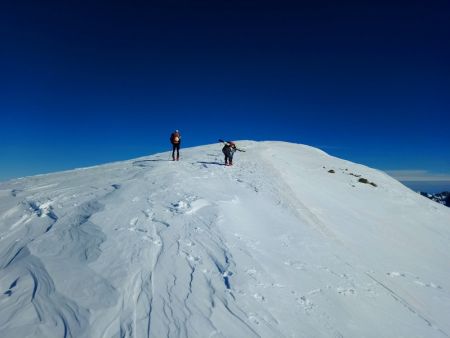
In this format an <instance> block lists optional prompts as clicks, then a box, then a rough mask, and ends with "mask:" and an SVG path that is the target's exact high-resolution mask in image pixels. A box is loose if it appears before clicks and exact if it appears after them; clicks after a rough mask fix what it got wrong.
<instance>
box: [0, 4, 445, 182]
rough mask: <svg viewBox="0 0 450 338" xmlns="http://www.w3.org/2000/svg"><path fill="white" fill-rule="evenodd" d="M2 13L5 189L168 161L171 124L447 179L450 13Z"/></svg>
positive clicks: (94, 9)
mask: <svg viewBox="0 0 450 338" xmlns="http://www.w3.org/2000/svg"><path fill="white" fill-rule="evenodd" d="M4 7H5V8H4V9H5V10H3V11H2V14H0V19H1V20H0V29H1V31H2V32H3V33H5V34H3V38H2V53H1V54H0V72H1V74H2V76H1V77H0V113H1V122H2V123H1V125H0V159H1V160H0V161H1V167H0V180H5V179H9V178H13V177H20V176H25V175H33V174H38V173H46V172H51V171H57V170H63V169H70V168H74V167H82V166H89V165H93V164H98V163H105V162H110V161H115V160H121V159H129V158H133V157H137V156H143V155H146V154H150V153H154V152H159V151H164V150H167V149H168V148H169V144H168V137H169V134H170V132H171V131H172V130H173V129H175V128H177V129H180V130H181V132H182V134H183V141H184V143H183V146H184V147H187V146H194V145H200V144H206V143H213V142H215V141H216V140H217V139H218V138H226V139H235V140H236V139H255V140H285V141H292V142H298V143H305V144H309V145H313V146H318V147H320V148H322V149H324V150H325V151H327V152H328V153H330V154H332V155H335V156H339V157H343V158H345V159H348V160H351V161H355V162H359V163H364V164H366V165H369V166H372V167H376V168H379V169H382V170H396V171H398V170H401V171H402V175H403V176H404V175H405V173H407V172H409V173H411V176H414V175H416V174H417V171H418V170H421V171H422V175H421V180H422V181H421V182H427V181H434V182H435V181H436V180H437V179H438V178H442V177H444V178H445V180H444V181H446V180H447V179H448V176H449V175H450V150H449V149H450V147H449V146H450V136H449V127H448V126H449V125H450V123H449V122H450V121H449V120H450V98H449V94H448V93H450V62H449V60H450V44H449V43H448V41H449V38H450V24H449V22H450V18H449V14H448V13H450V4H449V3H448V2H446V1H442V2H440V1H433V2H432V3H430V2H426V1H417V2H411V1H390V2H386V3H384V2H364V3H362V2H360V1H359V2H354V3H352V2H345V3H340V2H339V3H337V2H335V1H329V2H327V1H310V2H304V1H296V2H288V1H245V0H242V1H234V0H232V1H231V0H230V1H214V2H211V1H175V0H167V1H146V2H140V1H137V2H132V3H131V2H129V3H127V2H114V1H108V2H99V1H90V2H86V3H84V2H71V1H65V2H45V3H44V4H43V3H37V2H29V3H26V2H20V3H18V2H11V3H9V4H6V5H4ZM415 179H418V177H417V175H416V176H415Z"/></svg>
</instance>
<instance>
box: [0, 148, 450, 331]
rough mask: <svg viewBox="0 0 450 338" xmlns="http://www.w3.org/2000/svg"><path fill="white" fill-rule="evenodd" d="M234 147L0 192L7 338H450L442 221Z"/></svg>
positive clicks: (380, 184)
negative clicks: (231, 158)
mask: <svg viewBox="0 0 450 338" xmlns="http://www.w3.org/2000/svg"><path fill="white" fill-rule="evenodd" d="M239 146H240V147H241V148H244V149H246V152H245V153H237V154H236V158H235V165H234V166H233V167H225V166H223V165H222V160H223V159H222V154H221V148H220V145H210V146H203V147H197V148H191V149H185V150H183V151H182V156H183V157H182V159H181V160H180V161H179V162H172V161H168V160H167V158H168V157H169V155H168V153H164V154H157V155H154V156H149V157H144V158H140V159H136V160H132V161H125V162H118V163H113V164H108V165H104V166H97V167H92V168H86V169H78V170H73V171H68V172H61V173H55V174H51V175H41V176H35V177H29V178H24V179H18V180H13V181H9V182H5V183H2V184H0V337H8V338H9V337H363V336H364V337H400V336H404V337H412V336H414V337H448V336H449V335H450V324H449V323H450V321H448V313H450V269H449V268H450V266H449V262H450V251H449V247H450V210H449V209H448V208H445V207H443V206H440V205H438V204H436V203H434V202H432V201H429V200H427V199H425V198H423V197H421V196H420V195H418V194H415V193H414V192H412V191H410V190H408V189H407V188H405V187H404V186H402V185H401V184H400V183H398V182H397V181H395V180H393V179H392V178H390V177H389V176H387V175H385V174H384V173H381V172H379V171H376V170H373V169H370V168H367V167H364V166H361V165H357V164H354V163H350V162H347V161H343V160H340V159H337V158H334V157H330V156H328V155H327V154H325V153H323V152H322V151H320V150H317V149H314V148H311V147H307V146H302V145H294V144H289V143H282V142H259V143H257V142H249V141H247V142H239ZM361 178H364V180H361ZM362 182H369V183H374V184H364V183H362Z"/></svg>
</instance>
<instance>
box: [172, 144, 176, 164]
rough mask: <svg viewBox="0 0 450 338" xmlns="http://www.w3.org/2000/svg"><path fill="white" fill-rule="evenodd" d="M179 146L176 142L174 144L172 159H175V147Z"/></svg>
mask: <svg viewBox="0 0 450 338" xmlns="http://www.w3.org/2000/svg"><path fill="white" fill-rule="evenodd" d="M176 148H177V146H176V144H172V160H173V161H175V149H176Z"/></svg>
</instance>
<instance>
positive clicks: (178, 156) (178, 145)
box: [177, 143, 180, 161]
mask: <svg viewBox="0 0 450 338" xmlns="http://www.w3.org/2000/svg"><path fill="white" fill-rule="evenodd" d="M179 159H180V144H179V143H178V144H177V161H178V160H179Z"/></svg>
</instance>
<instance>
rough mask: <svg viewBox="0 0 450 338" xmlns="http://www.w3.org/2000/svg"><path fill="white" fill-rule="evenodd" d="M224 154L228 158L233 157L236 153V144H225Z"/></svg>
mask: <svg viewBox="0 0 450 338" xmlns="http://www.w3.org/2000/svg"><path fill="white" fill-rule="evenodd" d="M222 152H223V153H224V154H225V155H226V156H228V157H233V155H234V153H235V152H236V146H235V145H234V144H230V143H225V145H224V147H223V148H222Z"/></svg>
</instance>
